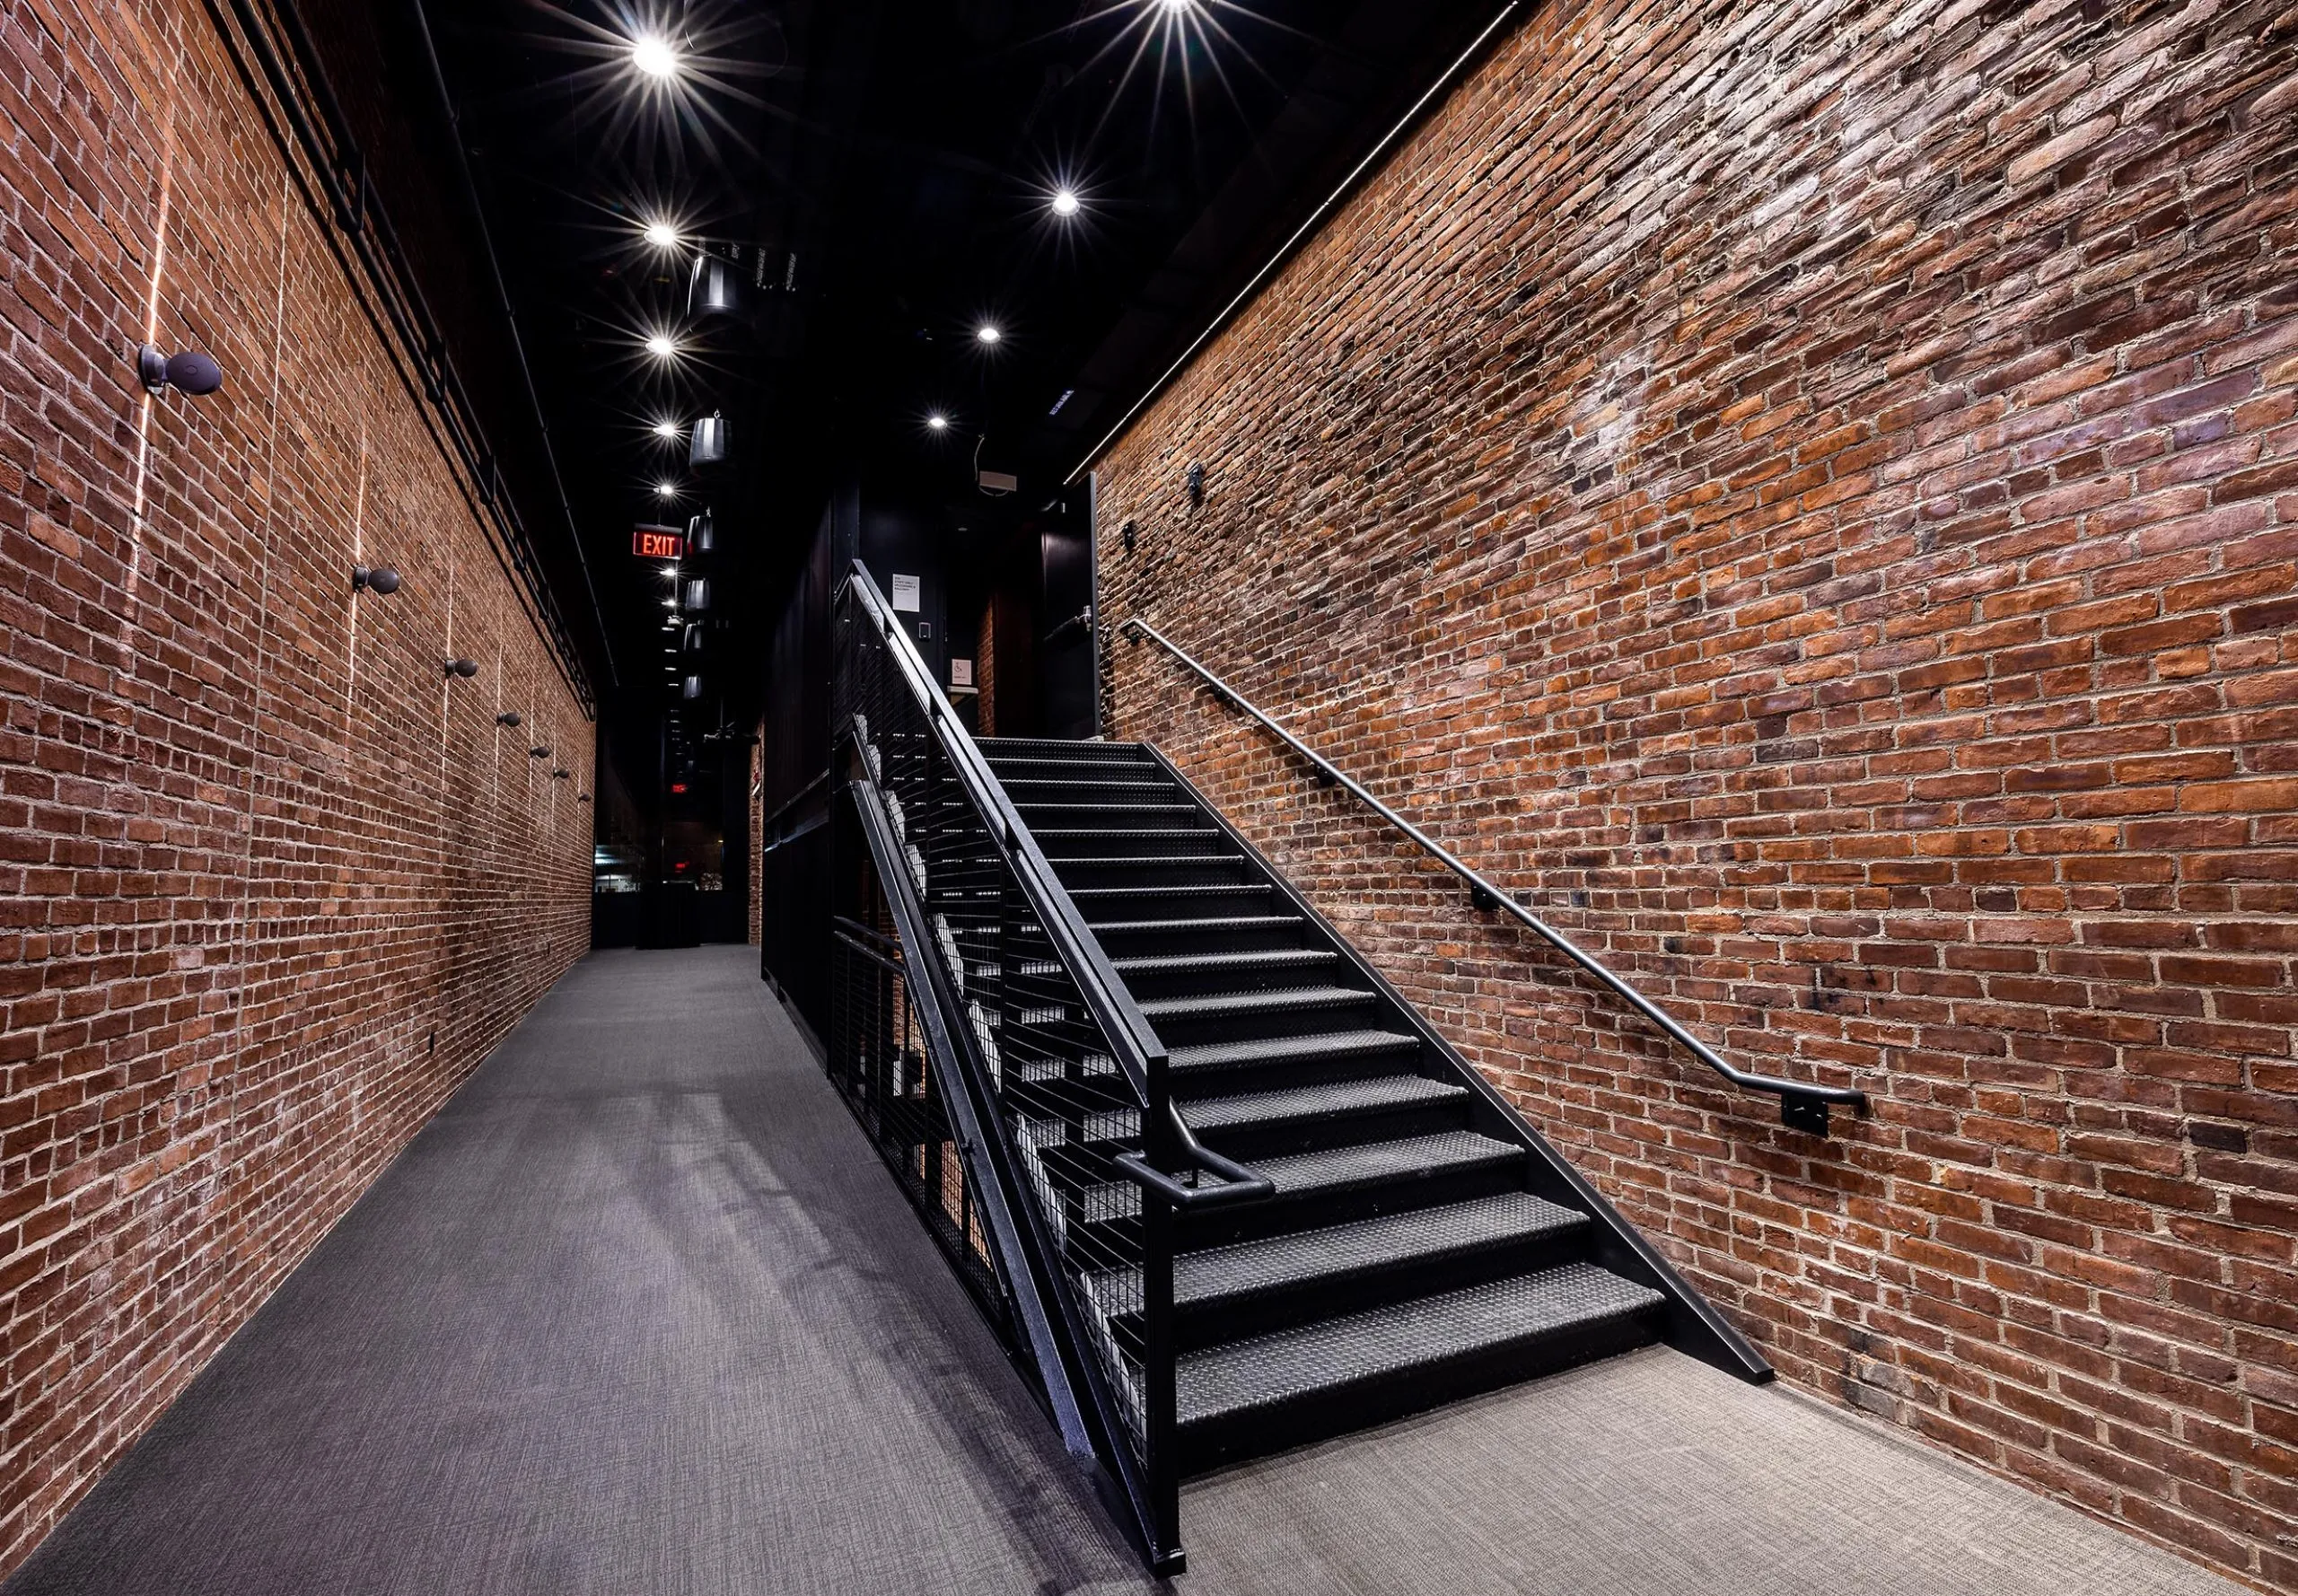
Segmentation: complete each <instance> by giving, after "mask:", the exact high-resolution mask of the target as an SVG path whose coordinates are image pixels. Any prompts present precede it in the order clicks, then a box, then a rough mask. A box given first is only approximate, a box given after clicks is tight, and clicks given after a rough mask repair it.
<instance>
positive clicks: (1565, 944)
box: [1120, 619, 1867, 1136]
mask: <svg viewBox="0 0 2298 1596" xmlns="http://www.w3.org/2000/svg"><path fill="white" fill-rule="evenodd" d="M1120 629H1121V630H1122V631H1123V632H1124V634H1125V636H1126V637H1127V640H1128V641H1130V642H1132V643H1134V644H1136V645H1138V644H1139V643H1140V642H1141V641H1142V640H1143V639H1144V638H1146V639H1147V640H1148V641H1150V642H1152V643H1154V644H1156V645H1158V646H1159V647H1160V648H1162V649H1163V650H1164V651H1165V652H1166V653H1169V654H1171V655H1172V657H1173V658H1174V659H1176V660H1178V661H1179V662H1180V663H1181V665H1182V666H1183V667H1184V668H1186V669H1187V670H1188V671H1190V672H1192V673H1193V674H1194V675H1196V676H1197V678H1198V680H1202V681H1203V682H1204V683H1205V684H1206V686H1207V687H1208V688H1211V689H1212V690H1213V694H1214V697H1215V698H1216V699H1217V700H1219V701H1220V702H1221V703H1222V704H1224V705H1226V706H1229V707H1230V708H1232V709H1234V710H1236V711H1238V712H1239V713H1241V714H1242V715H1248V716H1250V718H1252V719H1253V720H1255V721H1257V722H1259V723H1260V725H1261V726H1262V727H1263V728H1265V729H1266V730H1267V732H1269V733H1270V734H1271V735H1272V736H1274V737H1275V738H1276V740H1277V741H1280V742H1282V743H1284V744H1285V747H1286V748H1288V749H1290V750H1293V752H1294V753H1295V754H1297V755H1299V756H1300V758H1301V759H1303V760H1305V761H1306V762H1307V763H1308V764H1309V766H1310V767H1311V768H1312V769H1313V770H1314V771H1315V772H1316V774H1317V777H1318V779H1319V780H1320V782H1322V783H1323V784H1325V785H1331V786H1339V787H1342V788H1345V789H1346V791H1347V792H1348V794H1350V795H1351V796H1352V797H1354V798H1355V799H1356V800H1357V801H1358V802H1361V803H1363V804H1364V806H1365V807H1366V808H1368V809H1370V810H1372V811H1373V813H1375V814H1377V815H1379V816H1380V817H1381V820H1385V821H1387V822H1388V823H1389V824H1390V826H1392V827H1394V828H1395V829H1397V830H1399V831H1401V832H1402V833H1404V835H1405V836H1407V837H1410V838H1411V839H1412V841H1413V842H1414V843H1415V844H1416V845H1417V846H1419V847H1420V848H1421V849H1422V850H1423V851H1425V853H1427V854H1428V855H1429V856H1430V857H1432V858H1434V860H1436V862H1437V863H1438V864H1442V865H1443V867H1444V868H1445V869H1447V870H1449V871H1451V872H1452V873H1453V874H1454V875H1457V876H1459V877H1460V879H1461V880H1462V881H1466V882H1467V883H1468V888H1469V901H1470V902H1471V903H1473V904H1474V905H1475V906H1476V907H1477V908H1480V909H1484V910H1487V911H1491V910H1495V909H1496V910H1498V911H1499V912H1501V913H1503V914H1505V915H1507V916H1510V917H1511V918H1512V919H1514V920H1515V921H1517V922H1518V923H1519V924H1520V925H1523V926H1524V928H1525V929H1527V930H1529V931H1531V933H1532V934H1534V935H1536V936H1538V937H1539V938H1540V939H1541V940H1542V941H1544V942H1546V943H1548V945H1549V946H1550V947H1553V948H1554V949H1556V951H1557V952H1559V953H1561V954H1563V955H1564V956H1565V957H1566V959H1568V960H1571V961H1572V962H1573V963H1574V965H1576V966H1577V967H1578V968H1579V969H1581V970H1582V971H1583V972H1584V973H1585V974H1586V975H1588V976H1589V977H1590V978H1592V979H1593V980H1595V981H1596V982H1597V983H1598V984H1599V985H1601V986H1602V987H1604V988H1605V989H1606V990H1608V991H1609V992H1610V993H1611V994H1612V995H1614V996H1616V997H1618V998H1619V999H1620V1000H1621V1001H1622V1002H1623V1003H1625V1004H1627V1005H1628V1007H1630V1008H1632V1009H1634V1010H1635V1011H1636V1013H1638V1014H1641V1015H1642V1016H1643V1017H1644V1018H1645V1020H1647V1021H1649V1022H1652V1023H1653V1025H1655V1026H1657V1027H1658V1028H1659V1029H1660V1030H1662V1032H1664V1033H1665V1034H1666V1035H1667V1036H1668V1037H1669V1039H1671V1040H1673V1041H1674V1042H1676V1043H1677V1044H1678V1045H1679V1046H1680V1047H1681V1048H1684V1050H1685V1051H1686V1052H1688V1053H1689V1054H1690V1055H1691V1056H1692V1057H1695V1058H1697V1059H1698V1060H1699V1061H1700V1062H1701V1063H1702V1064H1704V1065H1707V1067H1708V1068H1710V1069H1712V1070H1714V1071H1715V1073H1716V1074H1719V1075H1722V1076H1723V1078H1724V1079H1725V1080H1727V1081H1729V1082H1731V1083H1732V1084H1733V1085H1735V1086H1741V1087H1744V1088H1746V1089H1747V1090H1749V1091H1750V1092H1773V1093H1776V1095H1777V1096H1778V1098H1779V1118H1780V1120H1781V1122H1782V1123H1784V1124H1785V1125H1788V1126H1791V1127H1794V1128H1795V1129H1797V1130H1804V1131H1810V1132H1811V1133H1813V1134H1814V1135H1818V1136H1826V1135H1827V1134H1828V1110H1829V1107H1830V1106H1838V1107H1842V1108H1846V1109H1851V1110H1852V1111H1853V1112H1854V1113H1864V1112H1865V1111H1866V1109H1867V1094H1866V1093H1865V1092H1861V1091H1859V1090H1858V1089H1857V1088H1855V1087H1851V1086H1824V1085H1820V1084H1817V1083H1812V1082H1809V1081H1789V1080H1785V1079H1782V1078H1781V1077H1779V1076H1776V1075H1762V1074H1754V1073H1753V1072H1751V1071H1748V1070H1743V1069H1741V1068H1740V1067H1739V1066H1738V1065H1734V1064H1732V1062H1731V1061H1730V1060H1729V1059H1727V1058H1725V1057H1723V1055H1721V1054H1719V1053H1717V1052H1716V1051H1715V1049H1714V1048H1710V1047H1709V1046H1708V1045H1707V1044H1706V1043H1705V1042H1703V1041H1701V1040H1700V1039H1698V1038H1697V1037H1696V1036H1694V1035H1693V1034H1692V1033H1691V1032H1690V1031H1688V1030H1685V1029H1684V1027H1683V1026H1682V1025H1681V1024H1680V1023H1679V1022H1678V1021H1677V1020H1676V1018H1675V1017H1674V1016H1673V1015H1671V1014H1670V1013H1668V1012H1667V1011H1666V1010H1664V1009H1662V1008H1661V1007H1660V1005H1659V1004H1655V1003H1653V1001H1652V1000H1651V999H1650V998H1648V997H1646V996H1645V995H1644V994H1643V993H1641V992H1639V991H1637V990H1636V988H1635V987H1632V986H1630V985H1629V984H1628V983H1627V982H1626V981H1625V980H1622V979H1621V978H1619V977H1618V975H1616V974H1614V973H1613V972H1612V971H1611V970H1610V969H1608V968H1606V967H1605V965H1604V964H1603V963H1602V962H1601V960H1598V959H1596V958H1595V956H1594V955H1592V954H1591V953H1589V952H1588V951H1586V950H1585V949H1583V948H1582V947H1580V946H1579V945H1578V944H1577V943H1574V942H1573V941H1572V939H1571V938H1569V937H1567V936H1566V935H1565V934H1563V933H1562V932H1560V931H1558V930H1557V929H1556V927H1554V926H1553V925H1549V924H1548V922H1547V921H1545V920H1543V919H1541V918H1540V917H1539V916H1538V915H1535V914H1534V913H1532V911H1531V910H1530V909H1528V908H1525V907H1524V906H1523V905H1522V904H1521V903H1519V902H1518V901H1517V900H1516V899H1515V898H1514V896H1513V894H1511V893H1509V892H1508V891H1506V890H1504V889H1503V888H1501V887H1499V886H1497V885H1495V883H1494V882H1492V881H1487V879H1485V877H1483V876H1481V875H1479V874H1478V873H1477V872H1476V871H1474V870H1472V869H1470V868H1469V866H1468V864H1465V863H1463V862H1462V861H1461V859H1460V857H1459V856H1458V855H1455V854H1454V853H1452V850H1450V849H1449V848H1447V847H1445V846H1443V844H1442V843H1440V842H1438V841H1437V840H1436V839H1435V838H1434V837H1430V836H1429V835H1428V834H1427V833H1426V832H1425V831H1423V830H1422V829H1420V828H1419V827H1417V826H1416V825H1414V824H1413V823H1412V822H1411V821H1410V820H1406V819H1405V818H1404V816H1402V815H1400V814H1399V813H1398V812H1397V811H1395V810H1393V809H1391V808H1390V807H1389V806H1388V805H1387V804H1386V803H1383V802H1381V800H1380V799H1378V798H1376V797H1374V796H1373V794H1371V793H1369V792H1367V791H1366V790H1365V789H1364V786H1363V785H1361V784H1359V783H1358V782H1356V781H1355V780H1354V779H1353V778H1352V777H1350V776H1348V774H1347V773H1346V772H1345V771H1343V770H1342V769H1340V768H1339V767H1338V766H1336V765H1335V764H1333V762H1332V761H1331V760H1329V759H1326V758H1325V757H1324V756H1323V755H1321V754H1320V753H1318V752H1317V751H1316V750H1314V749H1312V748H1311V747H1310V746H1309V745H1308V744H1307V743H1305V742H1303V741H1301V740H1300V739H1299V738H1298V737H1295V736H1294V734H1293V733H1292V732H1289V731H1287V730H1285V727H1284V726H1283V725H1281V724H1279V723H1277V722H1276V720H1274V719H1272V718H1271V717H1270V716H1269V715H1268V714H1267V711H1265V710H1263V709H1261V708H1260V707H1259V706H1258V705H1256V704H1254V703H1252V702H1251V701H1250V699H1248V698H1247V697H1245V696H1244V695H1243V694H1242V693H1240V692H1239V691H1237V689H1236V688H1233V687H1232V686H1230V685H1229V684H1228V683H1227V682H1225V681H1224V680H1221V678H1220V677H1218V676H1216V675H1215V674H1214V673H1213V672H1212V671H1209V670H1207V669H1206V667H1205V665H1204V664H1203V663H1202V662H1199V661H1197V659H1195V658H1193V657H1192V656H1191V655H1190V654H1189V653H1188V651H1187V650H1186V649H1184V648H1182V647H1181V646H1180V645H1179V644H1178V643H1175V642H1174V641H1173V640H1172V639H1171V638H1170V637H1168V636H1165V635H1164V634H1163V633H1162V632H1160V631H1159V630H1158V629H1157V628H1156V627H1153V626H1151V625H1150V624H1149V623H1148V622H1146V621H1144V620H1136V619H1127V621H1126V622H1125V623H1124V625H1123V627H1121V628H1120Z"/></svg>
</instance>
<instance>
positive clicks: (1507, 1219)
mask: <svg viewBox="0 0 2298 1596" xmlns="http://www.w3.org/2000/svg"><path fill="white" fill-rule="evenodd" d="M1588 1223H1589V1221H1588V1216H1587V1215H1585V1214H1582V1213H1578V1212H1576V1211H1575V1210H1574V1209H1571V1208H1565V1207H1559V1206H1557V1205H1556V1204H1554V1203H1551V1202H1548V1201H1547V1200H1545V1199H1543V1198H1540V1197H1534V1196H1533V1195H1532V1194H1531V1192H1529V1191H1504V1192H1500V1193H1498V1194H1496V1195H1495V1196H1492V1197H1471V1198H1469V1200H1468V1201H1466V1202H1460V1203H1446V1204H1444V1205H1443V1206H1439V1207H1434V1208H1409V1209H1407V1210H1406V1211H1404V1212H1403V1213H1401V1214H1382V1215H1376V1216H1375V1217H1373V1218H1371V1219H1356V1220H1351V1221H1349V1222H1348V1223H1345V1224H1330V1225H1326V1226H1323V1227H1322V1228H1320V1229H1318V1230H1310V1231H1287V1232H1285V1233H1284V1234H1283V1235H1279V1236H1267V1237H1264V1238H1262V1239H1261V1240H1259V1241H1234V1242H1231V1243H1229V1244H1228V1245H1226V1246H1223V1247H1206V1248H1202V1249H1199V1250H1197V1251H1195V1252H1182V1253H1178V1254H1176V1255H1175V1256H1174V1258H1173V1301H1174V1302H1175V1303H1176V1304H1179V1305H1182V1306H1187V1307H1192V1308H1204V1307H1209V1306H1212V1305H1214V1304H1216V1303H1219V1302H1226V1301H1231V1300H1233V1299H1236V1298H1239V1297H1247V1296H1254V1295H1258V1294H1260V1293H1267V1292H1273V1291H1280V1290H1283V1289H1285V1288H1286V1287H1289V1286H1295V1285H1314V1284H1316V1283H1317V1282H1319V1281H1321V1280H1327V1279H1330V1278H1332V1277H1334V1276H1341V1275H1352V1274H1355V1273H1356V1272H1358V1271H1359V1270H1363V1269H1373V1268H1380V1267H1383V1266H1386V1265H1389V1264H1400V1263H1407V1262H1409V1261H1410V1260H1412V1259H1414V1258H1430V1257H1436V1256H1445V1255H1458V1254H1461V1253H1468V1252H1473V1251H1476V1250H1479V1249H1482V1248H1487V1247H1497V1246H1501V1245H1504V1244H1505V1243H1507V1242H1510V1241H1537V1240H1539V1239H1541V1238H1543V1237H1548V1236H1559V1235H1564V1234H1566V1233H1568V1232H1573V1231H1576V1230H1584V1229H1586V1228H1587V1226H1588ZM1140 1278H1141V1274H1140V1270H1139V1269H1137V1268H1127V1269H1108V1270H1103V1271H1101V1273H1099V1274H1096V1275H1093V1276H1089V1277H1088V1278H1087V1281H1086V1291H1087V1293H1088V1294H1089V1295H1090V1296H1091V1297H1092V1300H1093V1301H1094V1302H1097V1303H1105V1304H1108V1305H1110V1310H1114V1311H1120V1312H1122V1311H1128V1310H1127V1307H1126V1306H1125V1305H1127V1304H1131V1303H1135V1302H1139V1301H1140ZM1105 1311H1109V1310H1105Z"/></svg>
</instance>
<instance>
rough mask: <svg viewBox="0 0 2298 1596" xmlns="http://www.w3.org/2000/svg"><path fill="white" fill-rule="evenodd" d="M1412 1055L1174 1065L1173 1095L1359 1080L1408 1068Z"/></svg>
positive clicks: (1229, 1093) (1209, 1094) (1195, 1095)
mask: <svg viewBox="0 0 2298 1596" xmlns="http://www.w3.org/2000/svg"><path fill="white" fill-rule="evenodd" d="M1414 1057H1415V1055H1413V1054H1411V1053H1408V1052H1384V1053H1364V1054H1343V1055H1341V1056H1339V1057H1331V1056H1327V1057H1310V1058H1287V1059H1283V1060H1279V1061H1276V1062H1272V1063H1268V1064H1224V1065H1189V1066H1188V1067H1186V1068H1184V1067H1183V1066H1181V1065H1174V1066H1173V1070H1172V1075H1171V1080H1172V1083H1173V1097H1174V1099H1175V1100H1176V1101H1180V1102H1184V1103H1186V1102H1188V1101H1189V1100H1190V1099H1192V1098H1199V1097H1241V1096H1242V1095H1243V1094H1244V1093H1246V1092H1277V1091H1282V1090H1283V1089H1285V1088H1286V1087H1290V1086H1322V1085H1325V1084H1327V1083H1330V1082H1334V1081H1362V1080H1364V1079H1366V1078H1368V1077H1370V1076H1373V1075H1393V1074H1396V1073H1397V1072H1399V1070H1408V1069H1410V1068H1411V1067H1412V1065H1413V1059H1414Z"/></svg>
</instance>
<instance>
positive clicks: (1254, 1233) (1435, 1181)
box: [1175, 1162, 1524, 1250]
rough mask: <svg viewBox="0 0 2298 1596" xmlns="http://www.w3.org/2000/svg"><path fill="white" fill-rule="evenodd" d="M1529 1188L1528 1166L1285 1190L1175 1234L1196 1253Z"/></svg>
mask: <svg viewBox="0 0 2298 1596" xmlns="http://www.w3.org/2000/svg"><path fill="white" fill-rule="evenodd" d="M1523 1184H1524V1175H1523V1166H1522V1163H1520V1162H1517V1163H1501V1164H1492V1165H1479V1166H1475V1167H1471V1168H1467V1169H1458V1168H1454V1169H1442V1170H1436V1171H1413V1172H1410V1173H1407V1174H1404V1175H1401V1176H1398V1177H1396V1178H1394V1179H1386V1180H1381V1181H1379V1182H1377V1183H1374V1184H1371V1185H1365V1186H1358V1187H1353V1188H1347V1189H1346V1190H1338V1191H1337V1190H1333V1189H1330V1188H1327V1189H1325V1190H1322V1191H1313V1192H1307V1193H1302V1194H1301V1195H1298V1196H1294V1197H1287V1196H1286V1195H1285V1193H1284V1192H1283V1191H1281V1190H1280V1191H1279V1192H1278V1193H1277V1194H1276V1196H1275V1197H1270V1198H1268V1199H1267V1201H1265V1202H1259V1203H1243V1204H1240V1205H1238V1206H1235V1207H1233V1208H1206V1209H1200V1210H1199V1211H1197V1213H1194V1214H1188V1213H1184V1214H1182V1215H1180V1217H1179V1223H1178V1224H1177V1225H1176V1226H1175V1229H1176V1230H1177V1232H1179V1236H1180V1246H1181V1247H1182V1248H1183V1249H1184V1250H1196V1249H1198V1248H1201V1247H1222V1246H1226V1245H1227V1244H1228V1243H1229V1242H1232V1241H1258V1240H1259V1239H1260V1238H1261V1237H1263V1236H1274V1235H1277V1234H1279V1233H1282V1232H1290V1231H1298V1230H1307V1229H1311V1228H1313V1227H1317V1226H1321V1225H1330V1224H1343V1223H1346V1222H1348V1221H1349V1220H1352V1219H1370V1218H1372V1217H1373V1215H1378V1214H1399V1213H1402V1212H1404V1211H1405V1210H1407V1209H1409V1208H1427V1207H1433V1206H1436V1205H1437V1204H1440V1203H1464V1202H1467V1201H1468V1200H1469V1198H1471V1197H1491V1196H1493V1195H1495V1194H1496V1193H1499V1192H1503V1191H1518V1190H1522V1188H1523Z"/></svg>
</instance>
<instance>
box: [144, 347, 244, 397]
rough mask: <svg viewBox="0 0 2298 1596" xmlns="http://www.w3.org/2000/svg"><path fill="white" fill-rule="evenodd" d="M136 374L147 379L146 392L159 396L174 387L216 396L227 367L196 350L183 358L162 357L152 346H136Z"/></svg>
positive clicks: (221, 385)
mask: <svg viewBox="0 0 2298 1596" xmlns="http://www.w3.org/2000/svg"><path fill="white" fill-rule="evenodd" d="M136 375H137V376H138V377H140V378H142V379H143V380H144V391H145V392H146V393H159V392H162V391H164V390H167V389H170V388H172V389H174V390H176V391H177V392H178V393H189V394H194V395H197V394H203V393H213V392H215V390H217V389H219V388H221V387H223V386H224V368H223V367H222V366H220V365H217V364H215V360H214V359H213V358H212V357H211V356H208V355H202V354H201V353H200V352H199V351H198V350H197V349H186V350H185V351H184V352H183V353H182V354H180V355H163V354H162V353H161V352H160V351H159V350H158V349H157V348H155V347H153V346H152V345H150V344H138V345H136Z"/></svg>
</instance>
